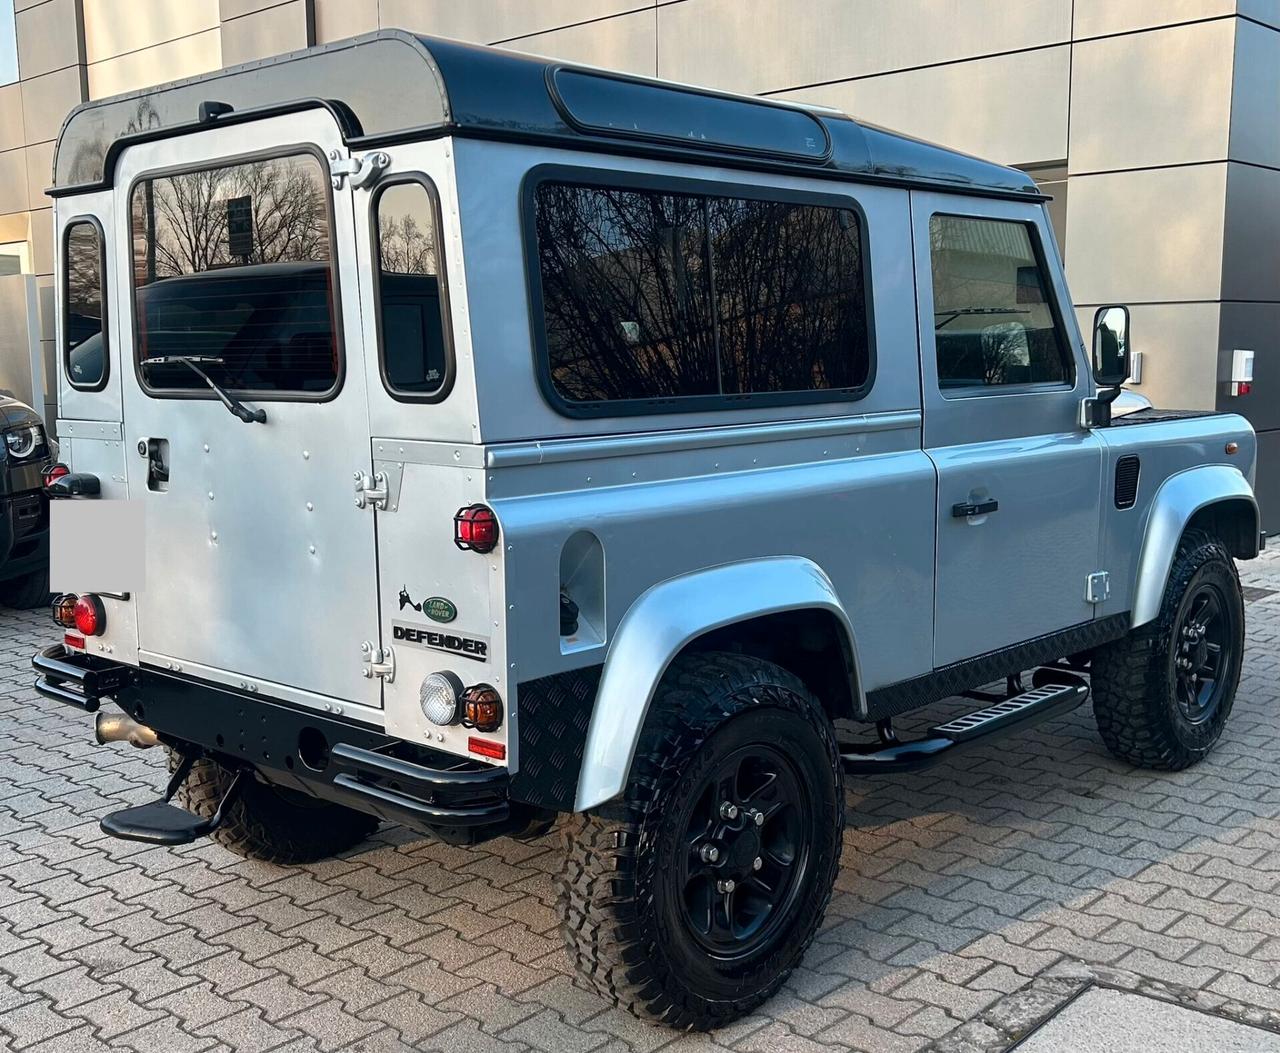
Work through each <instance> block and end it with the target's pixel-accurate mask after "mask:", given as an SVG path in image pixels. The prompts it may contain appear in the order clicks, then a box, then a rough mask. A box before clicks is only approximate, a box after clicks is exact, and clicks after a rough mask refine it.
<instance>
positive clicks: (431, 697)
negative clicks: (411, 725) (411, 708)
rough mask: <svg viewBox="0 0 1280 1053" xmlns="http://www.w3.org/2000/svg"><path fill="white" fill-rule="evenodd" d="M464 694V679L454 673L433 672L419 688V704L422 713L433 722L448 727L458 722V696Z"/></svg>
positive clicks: (424, 679)
mask: <svg viewBox="0 0 1280 1053" xmlns="http://www.w3.org/2000/svg"><path fill="white" fill-rule="evenodd" d="M461 694H462V681H461V680H459V679H458V678H457V677H456V676H454V674H453V673H432V674H431V675H430V676H427V677H424V678H423V681H422V686H421V687H420V688H419V689H418V704H419V705H420V706H421V707H422V715H423V716H424V717H426V718H427V719H428V720H429V721H431V723H432V724H438V725H439V726H440V727H446V726H447V725H449V724H456V723H457V722H458V696H459V695H461Z"/></svg>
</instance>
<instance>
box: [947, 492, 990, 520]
mask: <svg viewBox="0 0 1280 1053" xmlns="http://www.w3.org/2000/svg"><path fill="white" fill-rule="evenodd" d="M999 507H1000V502H999V501H997V500H996V499H995V498H994V497H989V498H987V500H985V501H977V502H969V501H961V502H960V503H959V504H954V505H952V506H951V517H952V518H953V519H972V518H973V517H974V516H985V515H990V514H991V513H992V512H994V511H996V510H997V509H998V508H999Z"/></svg>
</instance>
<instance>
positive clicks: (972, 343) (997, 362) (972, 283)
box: [929, 215, 1074, 390]
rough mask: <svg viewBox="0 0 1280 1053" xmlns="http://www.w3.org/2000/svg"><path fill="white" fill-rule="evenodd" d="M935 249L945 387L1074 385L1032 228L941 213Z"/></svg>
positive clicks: (934, 225) (932, 235)
mask: <svg viewBox="0 0 1280 1053" xmlns="http://www.w3.org/2000/svg"><path fill="white" fill-rule="evenodd" d="M929 248H930V257H931V260H932V269H933V332H934V344H935V347H936V351H937V357H938V383H939V386H940V387H942V389H943V390H946V389H949V388H950V389H961V388H975V387H1001V386H1008V385H1017V384H1069V383H1072V382H1073V381H1074V377H1073V375H1072V365H1071V360H1070V358H1069V356H1068V353H1067V346H1066V342H1065V341H1064V340H1063V337H1062V330H1061V327H1060V326H1059V325H1058V323H1057V318H1056V316H1055V314H1054V310H1053V304H1052V296H1053V292H1052V287H1051V285H1050V282H1049V276H1048V274H1047V273H1046V271H1045V267H1044V264H1043V263H1042V261H1041V258H1040V255H1039V253H1037V251H1036V247H1035V243H1034V242H1033V240H1032V232H1031V228H1030V226H1028V225H1027V224H1025V223H1018V222H1013V221H1009V220H992V219H978V218H974V217H966V216H945V215H937V216H933V217H932V218H931V219H930V220H929Z"/></svg>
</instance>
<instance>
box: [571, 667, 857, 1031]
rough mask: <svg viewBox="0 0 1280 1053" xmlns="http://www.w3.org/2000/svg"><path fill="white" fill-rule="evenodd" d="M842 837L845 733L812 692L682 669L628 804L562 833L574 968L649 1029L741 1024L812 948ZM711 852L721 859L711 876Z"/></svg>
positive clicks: (779, 679) (758, 676)
mask: <svg viewBox="0 0 1280 1053" xmlns="http://www.w3.org/2000/svg"><path fill="white" fill-rule="evenodd" d="M771 788H772V789H771ZM730 795H732V796H734V797H735V798H736V801H732V802H730V801H726V798H727V797H728V796H730ZM779 801H781V803H779ZM726 804H733V805H734V807H736V808H737V809H738V812H737V814H736V815H733V816H731V817H729V818H726V815H727V811H726V810H725V805H726ZM757 813H759V816H760V818H759V821H757ZM843 829H844V790H843V784H842V775H841V769H840V758H839V751H838V748H837V745H836V740H835V735H834V732H833V730H832V727H831V722H830V721H829V720H828V719H827V716H826V714H825V713H824V712H823V711H822V707H821V706H820V705H819V704H818V702H817V700H816V699H815V698H814V697H813V696H812V695H811V694H810V693H809V691H808V690H807V689H806V688H805V686H804V685H803V684H802V683H801V682H800V681H799V679H797V678H796V677H795V676H793V675H792V674H790V673H788V672H787V671H785V670H783V669H781V668H779V667H778V666H775V665H772V664H770V663H768V662H763V661H759V660H757V659H754V658H748V657H743V656H740V655H731V654H722V653H708V654H697V655H691V656H687V657H684V658H680V659H677V660H676V662H674V663H673V664H672V666H671V668H670V669H669V670H668V671H667V674H666V675H665V676H664V677H663V680H662V683H661V684H660V685H659V687H658V690H657V693H656V695H655V697H654V699H653V703H652V705H651V706H650V709H649V713H648V716H647V718H646V720H645V724H644V729H643V731H642V732H641V735H640V740H639V743H638V744H637V747H636V754H635V759H634V761H633V763H632V766H631V774H630V778H629V780H628V782H627V786H626V789H625V791H624V792H623V794H622V795H621V796H620V797H619V798H617V799H615V800H614V801H611V802H609V803H608V804H606V805H603V806H602V807H600V808H599V809H597V810H596V811H594V812H591V813H585V814H582V815H577V816H573V817H571V818H570V820H569V821H568V822H567V823H566V824H564V826H563V830H564V838H565V863H564V870H563V872H562V874H561V877H560V881H559V883H558V892H559V896H560V906H561V910H562V912H563V918H564V924H563V932H564V937H565V943H566V945H567V947H568V951H569V955H570V957H571V958H572V959H573V961H574V964H575V965H576V967H577V969H578V971H579V973H580V975H581V976H582V978H583V980H584V981H585V982H586V983H587V984H588V985H589V986H591V987H593V988H594V989H595V990H596V991H597V992H598V993H599V994H600V995H601V996H602V997H603V998H605V999H607V1000H608V1001H611V1002H613V1003H614V1004H615V1005H618V1006H621V1007H623V1008H625V1009H627V1010H629V1011H631V1012H632V1013H633V1014H635V1015H636V1016H639V1017H642V1018H644V1019H648V1020H653V1021H656V1022H658V1023H662V1024H665V1025H667V1026H668V1027H673V1028H679V1029H696V1030H708V1029H711V1028H714V1027H719V1026H722V1025H724V1024H727V1023H729V1022H731V1021H732V1020H734V1019H736V1018H738V1017H740V1016H742V1015H744V1014H746V1013H748V1012H750V1011H751V1010H752V1009H754V1008H755V1007H756V1006H758V1005H760V1004H761V1003H762V1002H764V1001H765V1000H766V999H767V998H769V997H770V996H771V995H773V994H774V993H775V992H776V991H777V990H778V988H779V987H781V986H782V983H783V982H784V981H785V980H786V978H787V976H788V975H789V974H790V972H791V970H792V969H793V968H794V967H795V966H796V964H797V963H798V962H799V961H800V959H801V957H803V955H804V953H805V951H806V950H807V949H808V947H809V945H810V944H811V943H812V942H813V938H814V935H815V934H816V932H817V929H818V925H819V923H820V922H821V921H822V916H823V914H824V913H825V911H826V909H827V904H828V902H829V901H830V899H831V890H832V886H833V884H834V881H835V876H836V871H837V869H838V867H839V863H840V846H841V833H842V831H843ZM711 843H714V844H715V845H717V846H719V847H718V848H717V853H718V854H719V856H720V858H719V860H717V861H712V862H711V863H708V862H707V854H708V849H707V847H706V846H707V845H708V844H711ZM788 857H789V859H790V861H789V862H787V859H788ZM726 878H733V879H736V881H735V882H734V884H735V886H736V887H735V888H734V889H733V890H732V891H729V892H725V891H724V888H723V886H724V885H725V884H726V880H725V879H726ZM769 886H772V887H773V889H774V891H773V892H767V891H761V889H762V888H764V889H766V890H767V889H768V887H769ZM770 896H772V897H773V903H772V906H767V904H768V902H769V899H770ZM753 927H754V928H753ZM739 934H740V935H739Z"/></svg>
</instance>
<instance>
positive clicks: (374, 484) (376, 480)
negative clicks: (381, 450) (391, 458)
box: [355, 472, 390, 512]
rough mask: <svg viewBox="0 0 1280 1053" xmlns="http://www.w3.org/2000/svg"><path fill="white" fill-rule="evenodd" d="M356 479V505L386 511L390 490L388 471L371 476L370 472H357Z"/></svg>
mask: <svg viewBox="0 0 1280 1053" xmlns="http://www.w3.org/2000/svg"><path fill="white" fill-rule="evenodd" d="M355 480H356V507H357V508H376V509H377V510H378V511H379V512H385V511H386V510H387V497H388V494H389V492H390V491H389V490H388V487H387V473H386V472H378V473H377V474H375V475H372V476H371V475H369V473H368V472H356V473H355Z"/></svg>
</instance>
